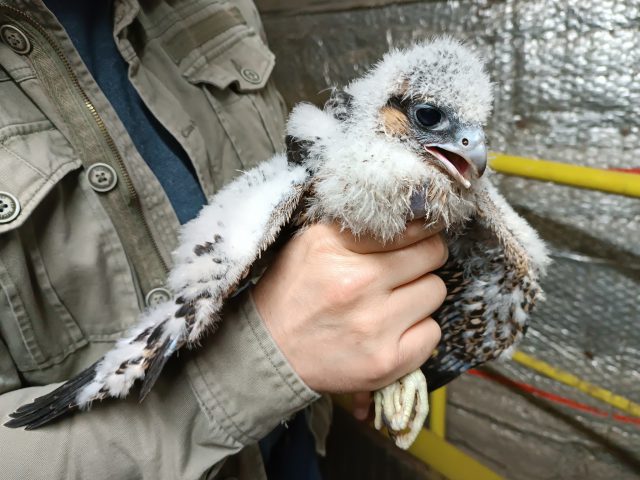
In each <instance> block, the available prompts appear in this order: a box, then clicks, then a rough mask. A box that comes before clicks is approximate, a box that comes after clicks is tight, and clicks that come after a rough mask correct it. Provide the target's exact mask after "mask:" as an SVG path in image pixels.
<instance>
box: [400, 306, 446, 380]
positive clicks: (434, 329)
mask: <svg viewBox="0 0 640 480" xmlns="http://www.w3.org/2000/svg"><path fill="white" fill-rule="evenodd" d="M440 335H441V332H440V325H438V324H437V322H436V321H435V320H434V319H433V318H427V319H426V320H422V321H421V322H418V323H416V324H414V325H413V326H412V327H410V328H408V329H407V330H406V331H405V332H404V333H403V334H402V336H401V337H400V340H399V343H398V358H399V363H398V372H397V373H398V374H399V375H401V376H402V375H406V374H407V373H409V372H412V371H414V370H416V369H418V368H419V367H420V366H421V365H422V364H424V362H426V361H427V360H428V359H429V357H430V356H431V353H432V352H433V351H434V350H435V348H436V347H437V346H438V343H439V342H440Z"/></svg>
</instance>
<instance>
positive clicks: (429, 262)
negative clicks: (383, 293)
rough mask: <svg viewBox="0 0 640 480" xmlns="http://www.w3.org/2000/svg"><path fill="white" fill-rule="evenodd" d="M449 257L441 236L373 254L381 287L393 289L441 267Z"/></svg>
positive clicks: (437, 235) (433, 236)
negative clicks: (381, 282) (380, 279)
mask: <svg viewBox="0 0 640 480" xmlns="http://www.w3.org/2000/svg"><path fill="white" fill-rule="evenodd" d="M448 257H449V250H448V248H447V243H446V242H445V240H444V237H443V236H442V235H441V234H436V235H432V236H430V237H427V238H425V239H423V240H420V241H419V242H416V243H413V244H411V245H408V246H406V247H404V248H401V249H399V250H393V251H391V252H384V253H373V254H371V255H370V256H369V257H368V258H370V259H371V260H373V261H375V262H376V263H377V265H376V266H375V268H377V269H379V271H380V277H381V278H382V279H383V286H385V287H387V288H389V289H391V290H392V289H394V288H397V287H399V286H401V285H404V284H406V283H409V282H412V281H414V280H416V279H417V278H420V277H422V276H423V275H425V274H427V273H429V272H433V271H435V270H437V269H438V268H440V267H442V266H443V265H444V264H445V263H446V262H447V258H448Z"/></svg>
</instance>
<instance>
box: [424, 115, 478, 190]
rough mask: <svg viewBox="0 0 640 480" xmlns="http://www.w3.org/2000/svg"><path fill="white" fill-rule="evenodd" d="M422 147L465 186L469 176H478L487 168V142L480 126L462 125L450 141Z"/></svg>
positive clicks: (467, 183) (468, 183)
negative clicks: (452, 140) (453, 139)
mask: <svg viewBox="0 0 640 480" xmlns="http://www.w3.org/2000/svg"><path fill="white" fill-rule="evenodd" d="M424 149H425V150H426V151H427V152H428V153H429V154H431V156H433V157H435V159H436V160H437V161H438V163H439V164H440V165H441V166H442V167H444V169H445V170H446V171H447V172H448V173H449V174H450V175H451V176H452V177H453V178H454V179H455V180H457V181H458V182H460V183H461V184H462V185H463V186H464V187H465V188H470V187H471V182H470V178H472V177H475V178H480V177H481V176H482V174H483V173H484V171H485V169H486V168H487V144H486V142H485V138H484V132H483V131H482V129H481V128H480V127H464V128H461V129H460V130H459V131H458V132H457V134H456V140H455V141H454V142H451V143H438V144H431V145H425V146H424Z"/></svg>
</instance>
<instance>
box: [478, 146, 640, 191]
mask: <svg viewBox="0 0 640 480" xmlns="http://www.w3.org/2000/svg"><path fill="white" fill-rule="evenodd" d="M489 165H490V166H491V168H493V169H494V170H495V171H496V172H500V173H504V174H506V175H516V176H519V177H526V178H533V179H535V180H542V181H547V182H553V183H559V184H561V185H570V186H572V187H578V188H586V189H589V190H600V191H601V192H608V193H615V194H617V195H625V196H627V197H640V175H636V174H633V173H624V172H618V171H613V170H603V169H599V168H591V167H583V166H580V165H571V164H567V163H561V162H552V161H549V160H534V159H532V158H525V157H517V156H514V155H505V154H503V153H491V154H490V155H489Z"/></svg>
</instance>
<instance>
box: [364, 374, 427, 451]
mask: <svg viewBox="0 0 640 480" xmlns="http://www.w3.org/2000/svg"><path fill="white" fill-rule="evenodd" d="M374 404H375V420H374V426H375V428H376V429H378V430H380V429H381V428H382V425H384V426H386V427H387V430H388V432H389V435H390V436H391V438H392V439H393V441H394V442H395V444H396V445H397V446H398V447H400V448H402V449H407V448H409V447H410V446H411V444H412V443H413V442H414V441H415V439H416V437H417V436H418V433H420V430H421V429H422V426H423V425H424V422H425V420H426V418H427V413H428V412H429V403H428V398H427V381H426V379H425V378H424V375H423V373H422V372H421V371H420V370H416V371H414V372H412V373H410V374H408V375H406V376H404V377H402V378H401V379H400V380H398V381H397V382H395V383H393V384H391V385H389V386H387V387H384V388H383V389H381V390H378V391H377V392H375V393H374Z"/></svg>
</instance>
